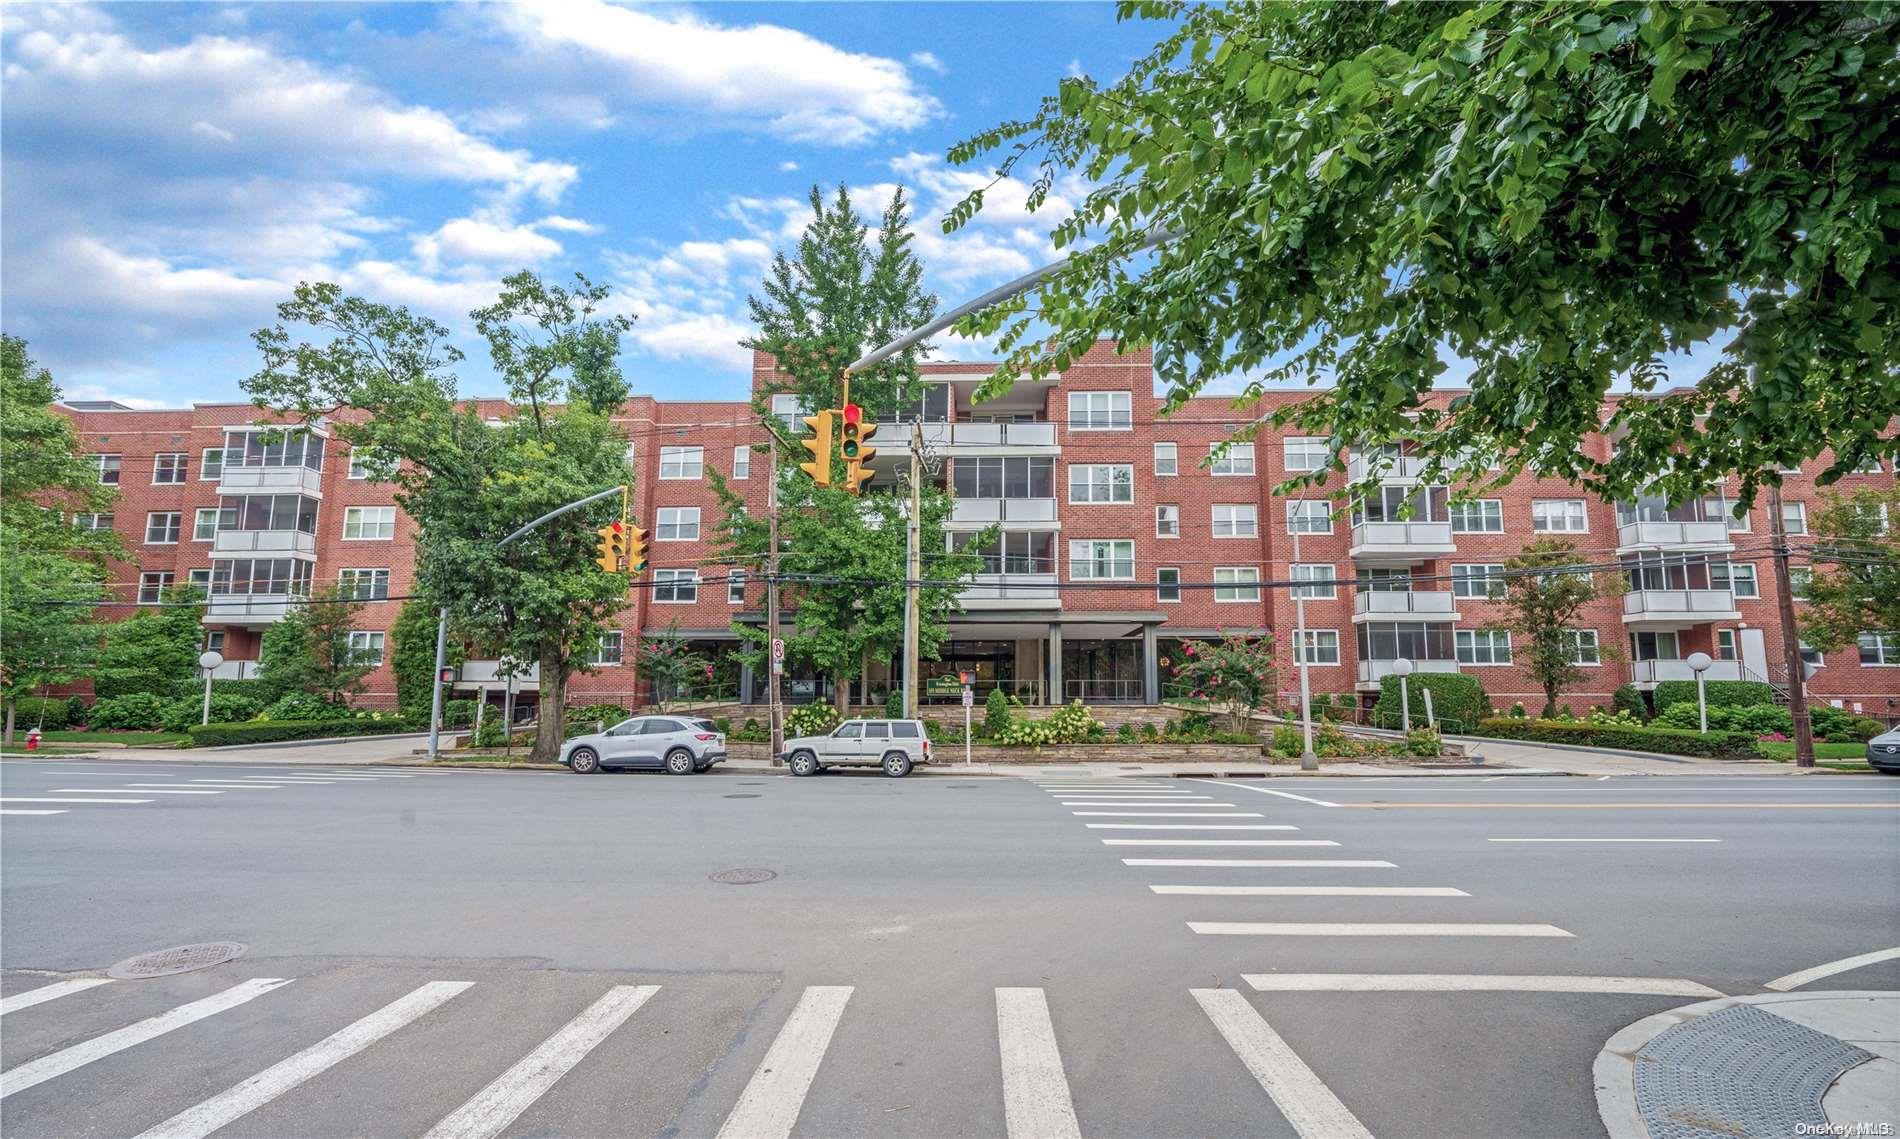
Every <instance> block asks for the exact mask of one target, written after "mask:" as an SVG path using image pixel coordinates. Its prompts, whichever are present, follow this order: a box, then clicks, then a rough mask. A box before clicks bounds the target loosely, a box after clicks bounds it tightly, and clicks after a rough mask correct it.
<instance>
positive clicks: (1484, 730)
mask: <svg viewBox="0 0 1900 1139" xmlns="http://www.w3.org/2000/svg"><path fill="white" fill-rule="evenodd" d="M1471 734H1473V735H1478V736H1489V737H1491V738H1493V739H1504V740H1536V741H1538V742H1541V743H1554V744H1575V745H1576V746H1578V747H1608V748H1623V749H1626V750H1629V751H1656V752H1663V753H1665V754H1667V755H1693V756H1703V757H1707V758H1711V759H1749V758H1752V757H1753V756H1754V754H1755V753H1754V748H1755V736H1754V734H1753V733H1751V732H1715V731H1712V732H1710V733H1708V734H1707V735H1703V734H1702V733H1700V732H1695V731H1683V730H1680V729H1677V728H1638V727H1612V726H1608V725H1599V724H1590V723H1585V722H1575V723H1573V722H1569V721H1564V720H1519V719H1514V718H1507V717H1498V718H1494V719H1488V720H1480V721H1479V722H1478V727H1477V730H1476V731H1474V732H1473V733H1471Z"/></svg>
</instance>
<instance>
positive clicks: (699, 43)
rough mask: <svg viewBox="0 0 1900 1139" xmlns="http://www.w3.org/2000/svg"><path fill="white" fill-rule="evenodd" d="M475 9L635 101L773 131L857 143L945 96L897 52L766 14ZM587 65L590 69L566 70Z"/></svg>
mask: <svg viewBox="0 0 1900 1139" xmlns="http://www.w3.org/2000/svg"><path fill="white" fill-rule="evenodd" d="M476 11H477V13H478V15H479V16H480V17H481V18H483V19H486V20H488V21H490V22H491V24H492V25H493V26H495V27H497V28H499V29H500V30H501V31H502V32H504V33H505V34H506V35H508V36H510V37H512V38H513V39H515V40H516V41H517V43H518V46H519V47H520V48H521V49H522V50H525V51H529V52H533V53H535V54H536V55H538V56H540V57H543V58H545V59H546V60H548V61H549V62H550V63H551V64H552V65H554V66H553V67H550V71H555V70H565V71H568V72H569V73H570V74H568V75H566V76H564V78H566V79H568V80H569V81H571V82H574V83H575V84H576V85H577V86H578V85H590V84H595V83H599V82H605V83H607V84H610V85H611V86H612V88H613V89H614V92H615V93H617V94H619V95H621V96H623V97H624V98H626V99H628V100H630V101H632V102H635V103H644V102H650V103H659V104H663V105H666V106H672V107H690V108H692V110H693V112H694V113H695V115H703V116H708V117H711V118H715V119H721V118H723V119H727V120H732V121H733V122H734V123H735V124H736V125H740V126H742V127H743V126H756V127H758V128H760V129H763V130H765V131H767V132H769V133H771V134H773V135H776V136H778V137H780V138H785V139H791V140H793V141H798V142H810V143H818V144H825V145H833V146H836V145H846V146H850V145H857V144H862V143H865V142H869V141H871V140H872V139H874V138H876V137H878V136H879V135H881V134H884V133H887V132H890V131H903V130H911V129H914V128H916V127H919V126H922V125H923V124H924V123H927V122H929V121H931V120H932V119H935V118H938V117H940V116H941V115H942V113H943V108H942V105H941V104H939V103H938V101H937V100H936V99H935V98H933V97H932V96H930V95H929V94H927V93H925V92H923V91H921V90H919V89H918V87H917V85H916V84H915V83H914V82H913V81H912V79H911V76H910V73H909V71H908V70H907V69H906V68H905V66H904V65H903V64H902V63H900V62H898V61H896V60H892V59H885V58H882V57H880V56H874V55H867V54H864V53H861V52H851V51H845V50H843V49H841V48H837V47H834V46H832V45H831V44H828V43H825V42H824V41H822V40H819V39H815V38H813V37H811V36H808V35H806V34H804V33H803V32H799V31H794V30H792V29H790V28H783V27H778V26H775V25H772V24H752V25H748V26H743V27H740V26H733V25H726V24H718V23H713V22H711V21H709V20H706V19H704V18H702V17H700V16H698V15H695V14H693V13H691V12H686V11H679V10H669V11H655V10H651V9H645V8H623V7H619V6H616V5H613V4H608V3H604V2H603V0H524V2H521V3H510V4H491V5H484V6H482V7H480V8H479V9H477V10H476ZM577 65H581V67H582V70H583V71H585V70H587V68H586V66H585V65H592V70H593V72H594V74H587V75H577V74H572V71H573V69H574V68H575V67H576V66H577Z"/></svg>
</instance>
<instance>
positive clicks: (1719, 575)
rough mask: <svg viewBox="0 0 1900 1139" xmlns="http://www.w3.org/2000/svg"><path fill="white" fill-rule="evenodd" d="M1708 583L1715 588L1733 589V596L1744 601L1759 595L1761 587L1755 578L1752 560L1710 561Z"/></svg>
mask: <svg viewBox="0 0 1900 1139" xmlns="http://www.w3.org/2000/svg"><path fill="white" fill-rule="evenodd" d="M1709 585H1710V586H1711V587H1712V588H1715V589H1728V590H1733V591H1734V593H1735V596H1736V597H1737V598H1739V599H1741V600H1744V601H1753V600H1754V599H1756V598H1758V597H1760V596H1761V587H1760V585H1758V584H1757V583H1756V580H1755V563H1754V562H1711V563H1710V564H1709Z"/></svg>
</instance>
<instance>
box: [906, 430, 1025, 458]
mask: <svg viewBox="0 0 1900 1139" xmlns="http://www.w3.org/2000/svg"><path fill="white" fill-rule="evenodd" d="M923 436H924V445H925V446H927V447H930V448H933V449H948V450H949V452H950V454H951V455H952V456H953V457H954V456H955V455H956V454H957V453H958V452H962V453H965V454H969V453H971V452H979V453H981V452H984V451H989V450H994V449H1002V448H1017V449H1021V448H1043V449H1049V450H1053V449H1054V448H1055V446H1056V425H1055V424H1053V423H926V424H923ZM909 438H910V424H908V423H880V424H878V425H877V436H876V442H878V443H881V444H883V445H884V446H885V447H886V448H888V452H880V454H883V453H889V454H897V453H900V452H902V451H903V449H904V448H903V446H902V445H901V444H902V443H903V441H904V440H907V439H909ZM894 441H895V442H894Z"/></svg>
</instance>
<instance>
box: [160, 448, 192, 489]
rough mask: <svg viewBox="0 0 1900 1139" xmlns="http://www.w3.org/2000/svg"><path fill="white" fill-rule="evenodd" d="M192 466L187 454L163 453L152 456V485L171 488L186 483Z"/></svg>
mask: <svg viewBox="0 0 1900 1139" xmlns="http://www.w3.org/2000/svg"><path fill="white" fill-rule="evenodd" d="M190 466H191V462H190V459H189V457H188V456H187V455H186V453H185V452H183V451H161V452H159V453H158V454H156V455H153V456H152V485H153V486H169V485H171V484H172V483H181V482H184V481H185V477H186V474H187V471H188V469H189V467H190Z"/></svg>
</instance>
